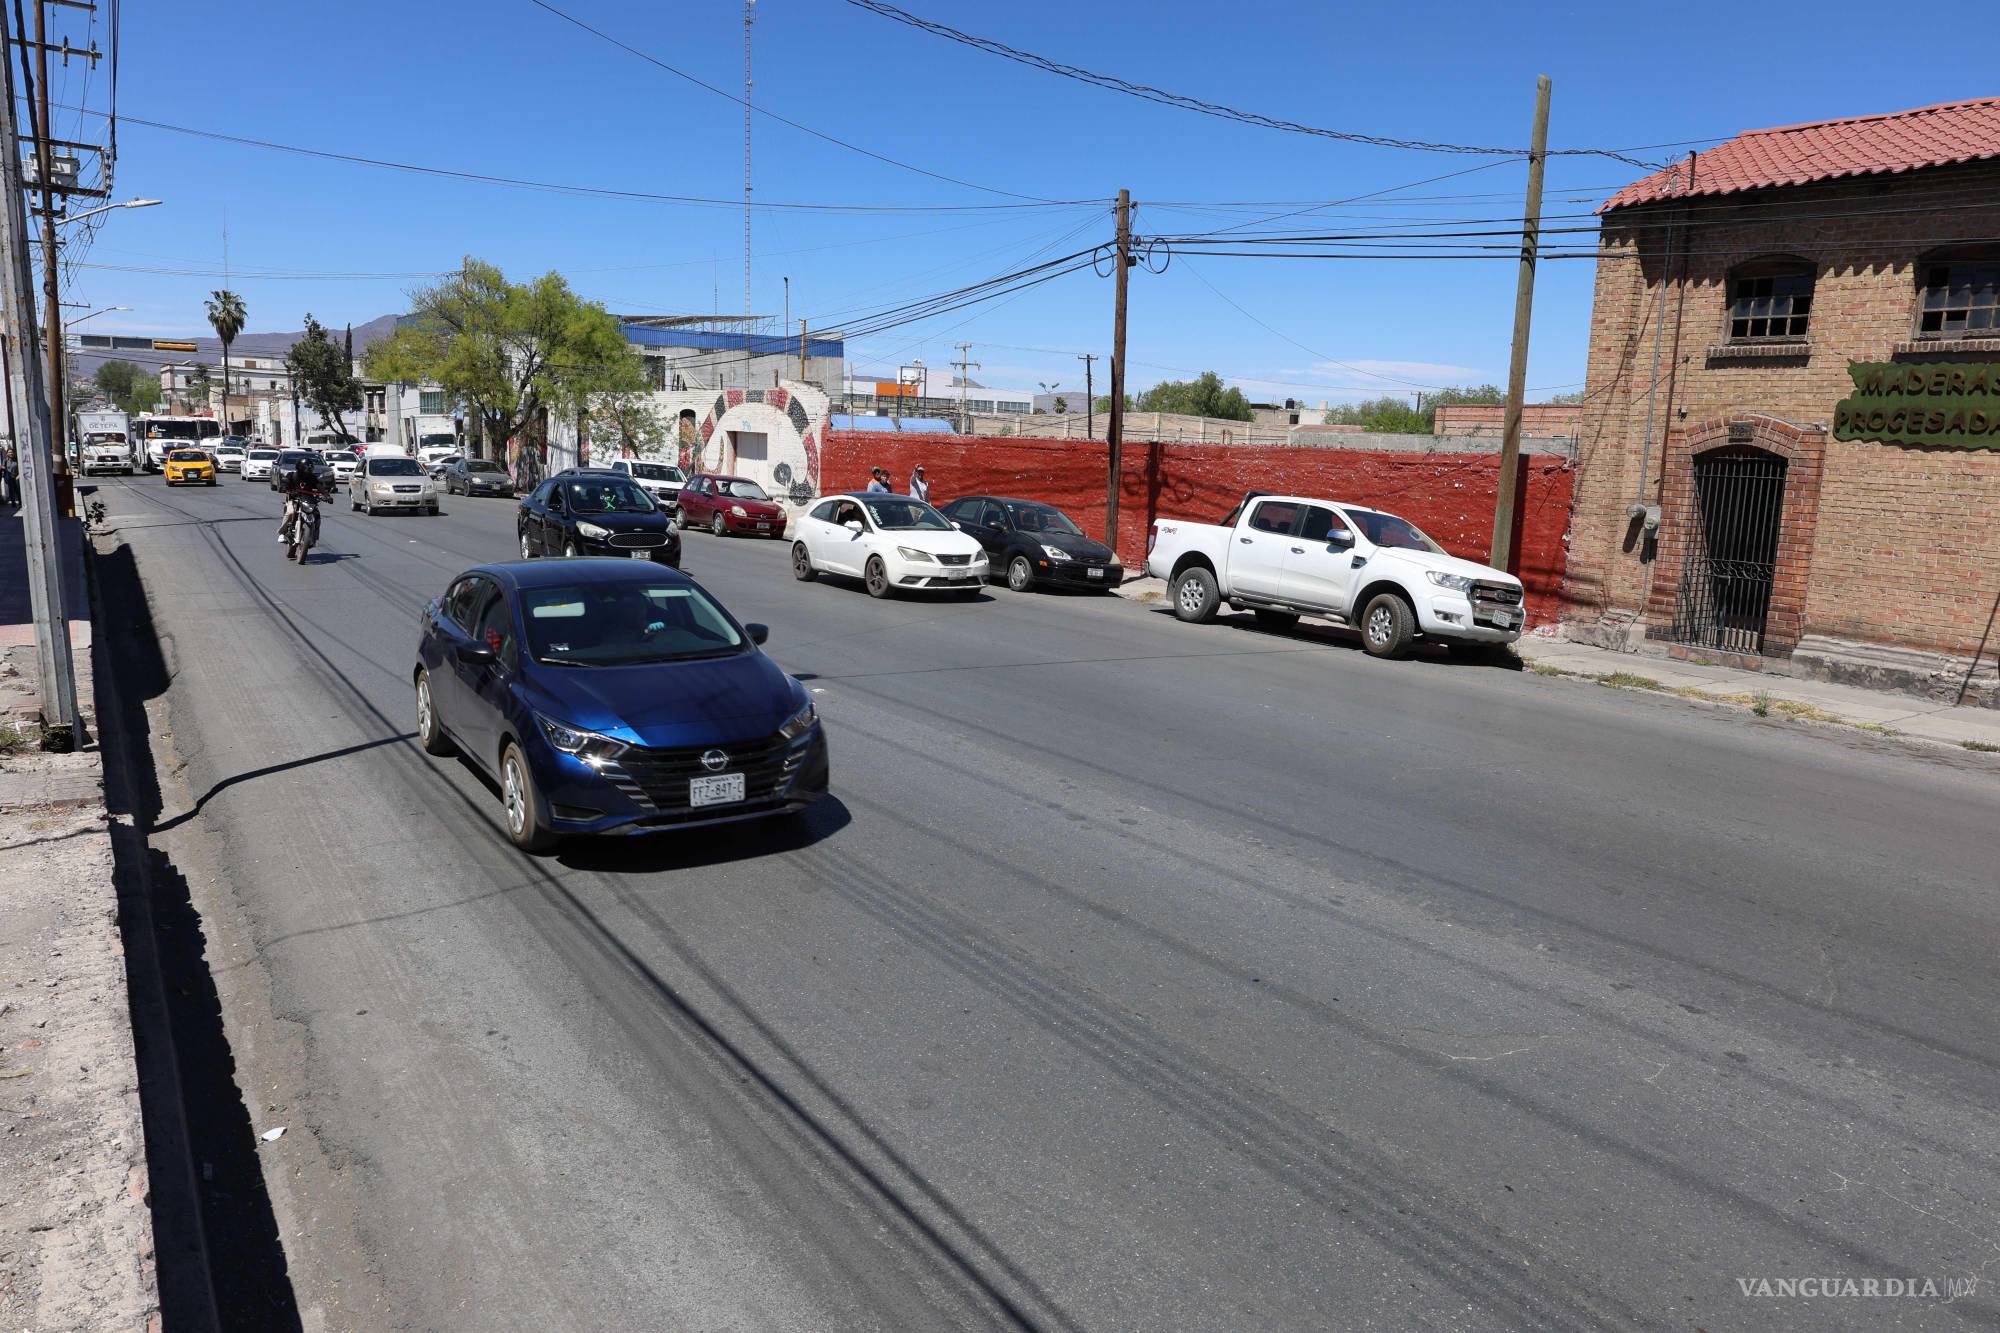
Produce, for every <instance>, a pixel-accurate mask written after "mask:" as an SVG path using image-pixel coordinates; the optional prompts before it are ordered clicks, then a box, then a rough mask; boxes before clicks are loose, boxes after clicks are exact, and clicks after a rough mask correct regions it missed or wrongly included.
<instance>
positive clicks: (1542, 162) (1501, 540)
mask: <svg viewBox="0 0 2000 1333" xmlns="http://www.w3.org/2000/svg"><path fill="white" fill-rule="evenodd" d="M1548 147H1549V77H1548V75H1546V74H1544V75H1542V76H1541V77H1540V78H1537V79H1536V80H1535V129H1534V134H1533V136H1532V138H1531V139H1530V141H1529V148H1528V203H1527V207H1526V208H1525V209H1524V210H1523V212H1522V215H1521V272H1520V276H1519V277H1518V278H1516V279H1515V282H1514V349H1513V352H1512V353H1511V354H1510V356H1509V358H1508V362H1507V415H1506V418H1505V424H1504V425H1503V426H1502V427H1501V438H1500V483H1499V493H1498V495H1497V496H1496V497H1495V498H1494V502H1493V550H1492V553H1491V555H1490V556H1489V557H1488V560H1487V563H1488V564H1490V565H1492V566H1493V567H1494V568H1495V569H1505V570H1508V571H1509V572H1513V569H1514V532H1515V529H1516V527H1517V525H1518V524H1519V522H1520V515H1519V514H1517V513H1516V512H1515V504H1514V496H1515V492H1516V491H1517V490H1518V489H1519V486H1520V476H1521V400H1522V398H1523V397H1524V396H1525V395H1526V394H1527V391H1528V324H1529V320H1530V317H1531V315H1532V314H1533V312H1534V308H1535V257H1536V251H1537V249H1538V248H1539V247H1540V245H1541V239H1542V238H1541V230H1542V169H1543V167H1545V166H1546V165H1547V164H1548V159H1549V154H1548Z"/></svg>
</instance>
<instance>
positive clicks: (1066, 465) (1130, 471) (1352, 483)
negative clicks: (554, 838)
mask: <svg viewBox="0 0 2000 1333" xmlns="http://www.w3.org/2000/svg"><path fill="white" fill-rule="evenodd" d="M918 463H922V464H923V465H924V468H925V475H926V476H928V477H929V479H930V484H931V499H932V500H933V501H935V502H936V503H939V504H943V503H945V502H946V501H948V500H951V499H954V498H956V497H958V496H961V495H1012V496H1019V497H1021V498H1023V499H1029V500H1044V501H1047V502H1048V503H1050V504H1053V505H1055V506H1056V507H1058V508H1060V509H1061V510H1063V511H1064V512H1065V513H1067V514H1068V515H1069V516H1070V517H1071V518H1073V519H1075V520H1076V521H1077V522H1078V523H1080V524H1081V525H1083V527H1084V529H1085V530H1086V531H1088V532H1090V533H1092V534H1093V535H1101V534H1102V533H1103V531H1104V483H1105V470H1106V464H1105V446H1104V444H1103V442H1101V441H1096V440H1044V439H1014V438H1009V437H1004V436H991V435H980V436H962V435H890V434H878V433H876V432H873V431H842V430H834V431H828V432H827V438H826V448H825V452H824V454H823V456H822V460H821V489H822V490H823V491H827V492H833V491H858V490H861V489H863V488H864V487H866V486H867V484H868V469H869V468H871V467H886V468H888V469H889V475H890V477H891V479H892V481H893V482H894V485H895V488H896V489H897V490H899V491H900V490H904V489H906V487H907V485H908V482H909V476H910V470H911V469H912V468H913V467H915V466H916V465H917V464H918ZM1123 464H1124V466H1123V468H1122V469H1121V473H1122V475H1121V477H1120V481H1119V497H1120V498H1119V502H1118V518H1119V521H1118V543H1117V544H1118V554H1119V556H1120V558H1121V559H1123V560H1124V562H1125V564H1126V566H1127V567H1128V568H1129V569H1132V570H1134V571H1137V570H1138V569H1140V568H1141V567H1142V566H1143V563H1144V559H1145V554H1146V533H1147V530H1148V529H1149V528H1150V526H1151V525H1152V521H1153V520H1154V519H1155V518H1182V519H1191V520H1195V521H1199V522H1208V523H1213V522H1215V521H1216V520H1217V519H1219V518H1221V517H1222V516H1223V515H1224V514H1225V513H1227V512H1228V511H1229V509H1230V508H1231V507H1232V506H1233V505H1234V504H1235V503H1236V502H1237V500H1239V499H1241V498H1242V495H1243V492H1244V491H1247V490H1263V491H1282V492H1289V493H1292V494H1297V495H1323V496H1326V497H1327V498H1329V499H1338V500H1347V501H1350V502H1352V503H1355V504H1361V505H1368V506H1370V507H1372V508H1380V509H1386V510H1389V511H1390V512H1392V513H1397V514H1401V515H1402V516H1403V517H1405V518H1407V519H1409V520H1410V521H1411V522H1413V523H1415V524H1416V525H1417V526H1418V527H1420V528H1422V529H1423V530H1424V531H1425V532H1427V533H1429V534H1430V535H1431V536H1432V538H1434V539H1435V540H1436V541H1437V542H1438V543H1439V544H1440V545H1442V546H1443V547H1444V548H1445V549H1446V550H1448V551H1450V552H1451V553H1452V554H1453V555H1459V556H1464V557H1465V558H1467V559H1470V560H1478V561H1480V562H1481V563H1484V562H1485V560H1486V556H1487V550H1488V547H1489V546H1490V545H1491V544H1492V539H1493V500H1494V494H1495V489H1496V486H1497V483H1498V480H1499V472H1500V460H1499V458H1498V457H1497V456H1496V455H1494V454H1465V453H1438V454H1423V453H1400V452H1391V451H1387V450H1374V449H1297V448H1287V447H1283V446H1270V447H1258V448H1243V447H1236V446H1224V445H1213V444H1211V445H1201V444H1167V443H1159V444H1156V443H1146V442H1139V441H1131V442H1128V443H1127V444H1126V446H1125V450H1124V458H1123ZM1573 476H1574V473H1573V472H1572V470H1571V466H1570V464H1569V462H1568V461H1567V460H1565V459H1561V458H1551V457H1546V456H1543V455H1529V456H1527V457H1524V458H1522V460H1521V493H1520V513H1521V525H1520V527H1521V536H1520V547H1519V549H1520V559H1519V565H1518V568H1519V571H1520V575H1521V582H1522V584H1523V585H1524V586H1525V587H1526V589H1527V593H1528V613H1529V620H1530V623H1532V624H1545V623H1549V622H1551V621H1553V620H1554V619H1555V616H1556V612H1557V609H1558V598H1559V594H1560V591H1561V585H1562V576H1563V566H1564V561H1565V557H1566V556H1567V554H1568V549H1569V546H1568V534H1569V506H1570V483H1571V480H1572V478H1573Z"/></svg>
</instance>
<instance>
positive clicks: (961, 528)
mask: <svg viewBox="0 0 2000 1333" xmlns="http://www.w3.org/2000/svg"><path fill="white" fill-rule="evenodd" d="M951 525H952V526H953V527H954V528H957V529H958V530H959V531H960V532H964V531H965V524H963V523H961V522H959V521H958V520H957V519H953V520H952V521H951Z"/></svg>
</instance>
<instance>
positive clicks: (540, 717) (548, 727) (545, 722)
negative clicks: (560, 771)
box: [535, 713, 628, 764]
mask: <svg viewBox="0 0 2000 1333" xmlns="http://www.w3.org/2000/svg"><path fill="white" fill-rule="evenodd" d="M535 721H536V722H538V723H540V724H541V728H542V735H544V736H546V737H548V741H549V744H550V745H553V746H555V747H556V748H557V749H558V750H561V751H562V752H563V753H564V754H573V755H575V756H576V757H577V758H579V759H581V760H583V761H584V762H585V763H586V764H601V763H604V762H605V761H607V760H610V759H616V758H617V757H618V756H619V755H621V754H623V753H625V751H626V749H627V748H628V747H627V746H626V744H625V742H624V741H616V740H613V739H611V737H609V736H605V735H602V734H600V733H598V732H595V731H585V730H583V729H582V728H581V727H572V726H570V725H569V724H568V723H567V722H558V721H556V720H555V719H554V718H552V717H548V716H546V715H544V714H541V713H537V714H535Z"/></svg>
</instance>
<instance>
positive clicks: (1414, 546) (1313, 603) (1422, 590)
mask: <svg viewBox="0 0 2000 1333" xmlns="http://www.w3.org/2000/svg"><path fill="white" fill-rule="evenodd" d="M1146 572H1147V573H1148V574H1151V575H1153V576H1155V577H1156V578H1163V579H1167V580H1169V582H1170V584H1171V593H1170V596H1171V601H1172V604H1173V609H1174V614H1175V615H1176V616H1178V617H1180V618H1181V619H1182V620H1187V621H1195V622H1199V621H1205V620H1210V619H1212V618H1213V617H1214V616H1215V612H1216V609H1217V607H1219V606H1220V605H1221V604H1222V603H1224V602H1227V603H1228V604H1229V605H1230V606H1231V607H1232V608H1234V609H1237V610H1243V609H1245V608H1248V609H1250V610H1252V611H1254V612H1256V615H1257V619H1258V620H1259V621H1260V622H1261V623H1262V624H1264V625H1265V626H1267V627H1268V628H1272V629H1290V628H1291V627H1292V626H1294V625H1296V624H1297V623H1298V620H1299V617H1300V616H1323V617H1325V618H1327V619H1329V620H1334V621H1337V622H1340V623H1344V624H1350V625H1353V626H1355V627H1357V628H1358V629H1360V631H1361V642H1362V646H1363V647H1365V648H1366V649H1367V650H1368V651H1369V652H1370V653H1372V654H1374V655H1375V656H1377V657H1402V656H1406V655H1407V654H1408V653H1409V651H1410V648H1411V646H1412V645H1413V644H1414V643H1415V642H1416V641H1417V639H1418V638H1420V637H1421V638H1423V639H1427V640H1432V641H1435V642H1439V643H1442V644H1444V645H1445V646H1446V647H1447V648H1449V649H1451V650H1452V651H1453V652H1455V653H1460V654H1466V655H1476V654H1479V653H1483V652H1491V651H1492V650H1493V649H1495V648H1497V647H1499V646H1501V645H1504V644H1509V643H1512V642H1513V641H1514V640H1516V639H1518V638H1520V637H1521V630H1522V628H1523V626H1524V625H1525V624H1526V620H1527V616H1526V611H1525V609H1524V607H1523V605H1522V591H1521V581H1520V580H1519V579H1517V578H1515V577H1514V576H1513V575H1511V574H1508V573H1506V572H1505V571H1503V570H1498V569H1492V568H1489V567H1488V566H1486V565H1481V564H1476V563H1474V562H1473V561H1470V560H1461V559H1458V558H1457V557H1456V556H1451V555H1447V554H1446V553H1445V550H1444V548H1443V547H1441V546H1439V545H1438V544H1437V543H1436V542H1434V541H1432V540H1431V539H1430V538H1429V537H1426V536H1425V535H1424V534H1423V532H1422V531H1421V530H1419V529H1418V528H1417V526H1416V525H1415V524H1414V523H1411V522H1410V521H1409V520H1408V519H1405V518H1399V517H1397V516H1396V515H1394V514H1390V513H1385V512H1383V511H1382V510H1379V509H1369V508H1366V507H1364V506H1362V505H1355V504H1347V503H1344V502H1341V501H1338V500H1316V499H1311V498H1308V497H1304V496H1295V495H1265V494H1262V493H1260V492H1257V491H1252V492H1250V493H1249V494H1248V495H1246V496H1244V497H1243V500H1242V502H1241V503H1239V504H1238V505H1237V506H1236V508H1235V509H1233V510H1231V511H1230V512H1229V515H1228V516H1227V517H1226V518H1224V519H1223V521H1222V523H1221V524H1220V525H1211V524H1206V523H1186V522H1182V521H1181V520H1179V519H1159V520H1155V522H1154V523H1153V530H1152V533H1151V534H1150V536H1149V537H1148V538H1147V551H1146Z"/></svg>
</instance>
